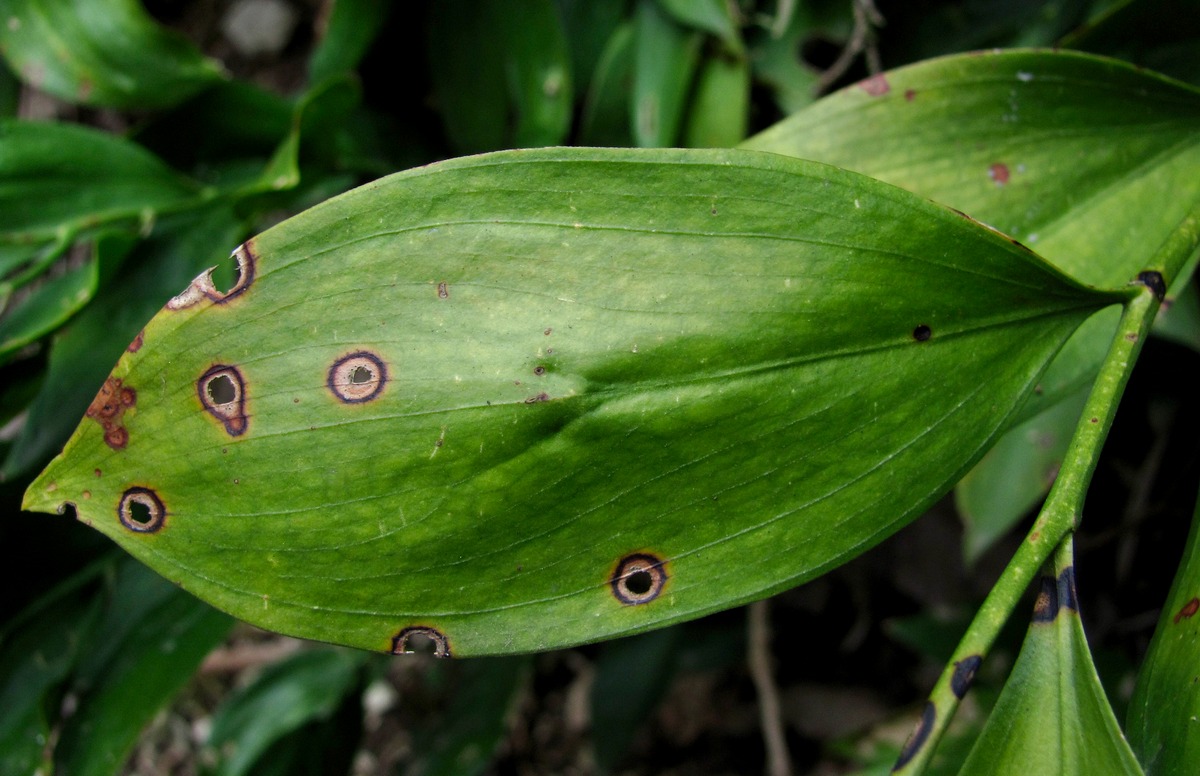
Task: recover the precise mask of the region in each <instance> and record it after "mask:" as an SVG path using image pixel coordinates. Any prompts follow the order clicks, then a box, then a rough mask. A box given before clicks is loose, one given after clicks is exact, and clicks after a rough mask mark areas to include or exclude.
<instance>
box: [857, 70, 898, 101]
mask: <svg viewBox="0 0 1200 776" xmlns="http://www.w3.org/2000/svg"><path fill="white" fill-rule="evenodd" d="M858 85H859V87H860V88H861V89H862V90H863V91H864V92H866V93H867V94H869V95H871V96H872V97H882V96H883V95H885V94H887V93H888V92H890V91H891V90H892V86H891V84H889V83H888V80H887V76H885V75H884V74H883V73H876V74H875V75H873V76H871V77H870V78H864V79H863V80H861V81H859V82H858Z"/></svg>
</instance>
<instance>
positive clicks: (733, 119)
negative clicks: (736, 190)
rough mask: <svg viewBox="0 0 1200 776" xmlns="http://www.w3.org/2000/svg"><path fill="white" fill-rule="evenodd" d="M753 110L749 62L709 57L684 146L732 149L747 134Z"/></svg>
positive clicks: (702, 70)
mask: <svg viewBox="0 0 1200 776" xmlns="http://www.w3.org/2000/svg"><path fill="white" fill-rule="evenodd" d="M749 111H750V64H749V63H748V62H747V61H746V60H744V59H727V58H725V57H720V56H716V57H709V58H708V59H706V60H705V61H704V62H703V64H701V65H700V72H699V74H698V75H697V78H696V94H695V96H694V97H693V98H692V104H691V107H690V109H689V111H688V117H687V123H686V126H685V127H684V145H686V146H689V147H691V148H729V147H731V146H735V145H737V144H738V143H740V142H741V141H742V139H743V138H745V137H746V124H747V122H748V120H749Z"/></svg>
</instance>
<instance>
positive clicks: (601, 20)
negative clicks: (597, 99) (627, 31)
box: [555, 0, 628, 94]
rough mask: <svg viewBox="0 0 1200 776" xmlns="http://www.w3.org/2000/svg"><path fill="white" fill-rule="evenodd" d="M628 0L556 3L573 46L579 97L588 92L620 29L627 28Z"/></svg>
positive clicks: (573, 65)
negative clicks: (607, 50)
mask: <svg viewBox="0 0 1200 776" xmlns="http://www.w3.org/2000/svg"><path fill="white" fill-rule="evenodd" d="M626 5H628V3H627V2H626V0H556V1H555V7H556V8H557V9H558V16H559V19H561V20H562V26H563V32H564V34H565V35H566V39H567V41H569V43H570V45H569V46H568V48H569V49H570V55H571V75H572V77H573V80H574V82H575V91H576V93H577V94H583V93H586V92H587V91H588V90H589V89H590V88H591V85H592V78H593V77H594V76H595V74H596V73H597V72H598V70H599V67H600V62H601V60H602V58H603V56H604V52H605V50H606V49H607V48H608V47H609V45H610V43H609V41H610V40H611V39H612V36H613V34H614V33H616V31H617V28H618V27H621V26H623V25H625V24H626V23H627V20H626V16H627V14H626V8H625V6H626Z"/></svg>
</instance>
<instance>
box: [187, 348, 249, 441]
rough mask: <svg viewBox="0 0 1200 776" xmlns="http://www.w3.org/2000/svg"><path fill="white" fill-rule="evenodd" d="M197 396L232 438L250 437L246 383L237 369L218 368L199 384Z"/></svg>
mask: <svg viewBox="0 0 1200 776" xmlns="http://www.w3.org/2000/svg"><path fill="white" fill-rule="evenodd" d="M196 395H197V396H199V397H200V404H201V405H202V406H203V407H204V409H206V410H208V412H209V414H210V415H212V416H213V417H214V418H216V419H217V420H219V421H221V425H223V426H224V427H225V431H226V433H228V434H229V436H241V435H242V434H244V433H246V427H247V426H248V425H249V419H248V418H247V417H246V381H245V379H244V378H243V377H242V373H241V371H240V370H239V369H238V368H237V367H236V366H229V365H228V364H214V365H213V366H211V367H209V368H208V369H207V370H206V371H205V372H204V374H202V375H200V379H199V380H197V381H196Z"/></svg>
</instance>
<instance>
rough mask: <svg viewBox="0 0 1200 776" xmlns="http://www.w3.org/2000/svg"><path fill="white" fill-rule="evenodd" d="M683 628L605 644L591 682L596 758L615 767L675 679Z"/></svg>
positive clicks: (605, 767)
mask: <svg viewBox="0 0 1200 776" xmlns="http://www.w3.org/2000/svg"><path fill="white" fill-rule="evenodd" d="M682 636H683V631H682V630H681V629H680V628H679V627H674V628H664V629H662V630H659V631H654V632H653V633H644V634H642V635H640V636H633V637H631V638H628V639H619V640H617V641H610V642H608V643H607V644H605V645H604V647H603V651H602V652H601V653H600V659H599V660H597V661H596V678H595V680H594V681H593V683H592V697H591V701H592V703H591V720H592V741H593V746H594V748H595V751H596V763H597V764H598V765H599V766H600V767H601V768H602V769H603V770H604V771H606V772H609V771H612V770H613V769H614V768H616V766H617V765H618V764H620V761H621V758H622V757H624V756H625V753H626V752H627V751H628V750H629V745H630V744H631V743H632V742H633V739H634V736H636V735H637V733H638V731H639V730H641V729H642V728H643V726H645V725H646V721H647V720H648V719H649V718H650V715H651V713H653V711H654V710H655V709H656V708H657V707H658V704H659V701H661V700H662V696H663V693H665V692H666V690H667V688H668V687H670V685H671V681H672V680H673V679H674V678H675V671H676V668H677V662H678V657H677V654H678V651H679V648H680V640H681V638H682Z"/></svg>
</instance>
